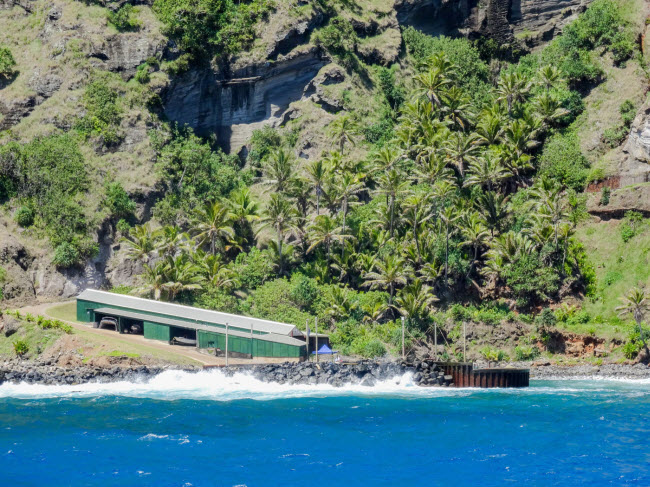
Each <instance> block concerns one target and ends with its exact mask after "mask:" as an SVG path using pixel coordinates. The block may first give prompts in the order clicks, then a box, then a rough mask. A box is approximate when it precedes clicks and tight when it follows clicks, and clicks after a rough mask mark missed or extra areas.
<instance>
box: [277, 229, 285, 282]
mask: <svg viewBox="0 0 650 487" xmlns="http://www.w3.org/2000/svg"><path fill="white" fill-rule="evenodd" d="M278 258H279V260H280V275H282V274H284V256H283V255H282V232H280V230H278Z"/></svg>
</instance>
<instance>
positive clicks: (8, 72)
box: [0, 45, 16, 79]
mask: <svg viewBox="0 0 650 487" xmlns="http://www.w3.org/2000/svg"><path fill="white" fill-rule="evenodd" d="M15 67H16V60H15V59H14V56H13V54H11V51H10V50H9V48H8V47H6V46H1V45H0V77H2V78H5V79H7V78H10V77H11V76H13V75H14V73H15V72H16V70H15Z"/></svg>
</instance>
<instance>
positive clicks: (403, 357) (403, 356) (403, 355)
mask: <svg viewBox="0 0 650 487" xmlns="http://www.w3.org/2000/svg"><path fill="white" fill-rule="evenodd" d="M404 352H405V347H404V317H403V316H402V360H404V359H405V358H406V353H404Z"/></svg>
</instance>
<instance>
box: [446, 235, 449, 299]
mask: <svg viewBox="0 0 650 487" xmlns="http://www.w3.org/2000/svg"><path fill="white" fill-rule="evenodd" d="M445 240H446V244H445V288H447V286H448V285H449V282H448V275H449V223H447V224H445Z"/></svg>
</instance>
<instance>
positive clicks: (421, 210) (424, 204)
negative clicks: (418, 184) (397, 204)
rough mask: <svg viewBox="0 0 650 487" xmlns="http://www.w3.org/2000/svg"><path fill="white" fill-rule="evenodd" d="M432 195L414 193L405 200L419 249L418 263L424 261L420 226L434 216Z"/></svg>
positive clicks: (417, 249) (407, 213)
mask: <svg viewBox="0 0 650 487" xmlns="http://www.w3.org/2000/svg"><path fill="white" fill-rule="evenodd" d="M430 200H431V197H430V195H428V194H426V193H422V192H418V193H414V194H412V195H411V196H408V197H407V198H406V199H405V200H404V206H405V208H406V218H407V220H409V222H410V224H411V229H412V231H413V240H414V241H415V247H416V251H417V263H418V265H420V264H421V263H422V251H421V249H420V226H421V225H422V224H423V223H426V222H427V221H429V220H430V219H431V218H432V217H433V213H432V212H431V205H430Z"/></svg>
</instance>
